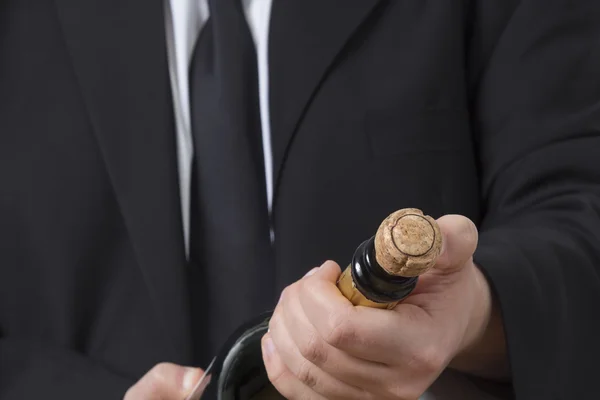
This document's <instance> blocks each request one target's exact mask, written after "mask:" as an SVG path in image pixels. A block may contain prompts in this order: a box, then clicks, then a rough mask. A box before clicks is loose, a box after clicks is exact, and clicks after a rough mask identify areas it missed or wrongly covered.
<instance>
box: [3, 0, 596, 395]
mask: <svg viewBox="0 0 600 400" xmlns="http://www.w3.org/2000/svg"><path fill="white" fill-rule="evenodd" d="M270 30H271V35H270V71H271V72H270V80H271V118H272V135H273V151H274V165H275V172H274V174H275V182H276V185H275V195H274V196H275V197H274V206H273V209H274V211H273V221H274V228H275V234H276V243H275V247H276V258H277V277H276V282H277V284H276V287H272V288H265V290H272V291H273V292H274V293H276V292H278V291H280V290H281V289H282V288H283V287H285V286H286V285H288V284H290V283H292V282H293V281H295V280H296V279H298V278H299V277H300V276H301V275H302V274H303V273H305V272H306V271H307V270H308V269H309V268H311V267H313V266H316V265H318V264H320V263H321V262H322V261H324V260H326V259H334V260H336V261H338V262H340V263H341V264H345V263H347V262H348V261H349V258H350V256H351V254H352V252H353V250H354V249H355V247H356V246H357V245H358V244H359V243H360V242H361V241H362V240H364V239H366V238H367V237H369V236H370V235H372V234H373V233H374V232H375V230H376V228H377V225H378V223H379V222H380V221H381V220H382V219H383V218H384V217H385V216H386V215H387V214H389V213H390V212H392V211H394V210H396V209H399V208H402V207H419V208H421V209H423V210H424V211H425V212H427V213H428V214H431V215H432V216H435V217H438V216H441V215H443V214H448V213H459V214H463V215H466V216H468V217H470V218H472V219H473V220H474V221H476V223H477V224H478V226H479V227H480V232H481V235H480V244H479V248H478V251H477V254H476V257H475V259H476V261H477V263H478V264H479V265H480V266H481V268H482V269H483V271H484V272H485V274H486V275H487V276H488V277H489V279H490V282H491V284H492V286H493V288H494V290H495V292H496V293H497V297H498V299H499V304H500V306H501V309H502V313H503V316H504V321H505V325H506V333H507V338H508V349H509V356H510V363H511V367H512V373H513V383H514V388H515V392H516V394H517V398H518V399H550V398H553V399H573V398H598V397H600V388H599V387H598V386H597V385H596V384H595V383H596V382H595V376H596V372H597V368H596V365H597V360H598V358H599V357H600V344H599V342H598V337H599V336H600V327H599V323H598V317H599V314H598V312H597V305H598V304H600V278H599V275H598V273H599V269H600V249H599V247H600V244H599V238H600V217H599V213H600V185H599V182H600V161H598V157H599V155H600V135H599V132H600V82H599V81H600V2H598V1H597V0H580V1H568V0H520V1H519V0H489V1H484V0H461V1H458V0H456V1H442V0H436V1H433V0H432V1H424V0H318V1H317V0H302V1H283V0H275V1H274V4H273V11H272V18H271V27H270ZM171 97H172V94H171V91H170V85H169V77H168V70H167V56H166V44H165V29H164V18H163V4H162V1H161V0H152V1H147V0H39V1H26V0H4V1H3V2H2V3H1V4H0V194H1V196H0V398H1V399H3V400H4V399H33V398H40V397H43V398H52V399H60V398H68V399H71V398H73V399H74V398H86V399H107V398H115V399H116V398H120V397H122V396H123V394H124V392H125V390H126V388H127V387H128V386H129V385H131V384H133V383H134V382H135V380H137V379H138V378H139V377H140V376H142V375H143V374H144V373H145V372H146V371H147V370H148V369H149V368H151V367H152V366H153V365H154V364H156V363H158V362H162V361H171V362H175V363H180V364H197V363H199V362H200V361H199V360H194V359H193V357H192V348H193V344H194V342H198V341H201V340H202V337H192V335H191V333H190V326H191V322H190V321H191V320H192V319H196V320H197V319H199V318H201V316H198V315H194V316H191V315H190V314H189V305H188V293H189V288H188V286H187V281H186V261H185V254H184V246H183V237H182V223H181V210H180V202H179V188H178V179H177V165H176V151H175V133H174V121H173V106H172V101H171V100H172V98H171ZM242 267H243V265H240V268H242ZM257 273H260V271H257ZM242 284H244V283H243V282H236V281H235V278H232V290H235V287H236V285H242ZM224 296H226V294H224ZM232 315H233V317H236V318H239V317H241V316H239V315H236V314H235V312H232ZM205 323H206V324H209V323H210V321H205ZM578 396H579V397H578Z"/></svg>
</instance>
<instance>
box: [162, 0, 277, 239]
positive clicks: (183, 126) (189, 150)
mask: <svg viewBox="0 0 600 400" xmlns="http://www.w3.org/2000/svg"><path fill="white" fill-rule="evenodd" d="M242 3H243V6H244V12H245V14H246V19H247V21H248V25H249V26H250V30H251V32H252V36H253V39H254V44H255V47H256V53H257V62H258V78H259V82H258V85H259V98H260V117H261V123H262V142H263V153H264V162H265V177H266V184H267V185H266V186H267V201H268V206H269V211H270V210H271V202H272V200H273V174H272V171H273V155H272V152H271V123H270V119H269V101H268V99H269V65H268V36H269V21H270V19H271V4H272V0H242ZM165 11H166V12H165V18H166V21H165V23H166V24H165V25H166V37H167V46H168V56H169V72H170V75H171V87H172V90H173V107H174V111H175V124H176V132H177V159H178V166H179V187H180V197H181V210H182V216H181V217H182V220H183V230H184V232H183V233H184V238H185V246H186V251H188V249H189V230H190V223H189V215H190V187H191V182H190V180H191V176H192V170H191V168H192V157H193V151H194V146H193V142H192V131H191V123H190V100H189V83H188V71H189V65H190V62H191V57H192V53H193V50H194V44H195V42H196V39H197V38H198V34H199V33H200V30H201V29H202V27H203V26H204V24H205V23H206V20H207V19H208V17H209V8H208V0H165Z"/></svg>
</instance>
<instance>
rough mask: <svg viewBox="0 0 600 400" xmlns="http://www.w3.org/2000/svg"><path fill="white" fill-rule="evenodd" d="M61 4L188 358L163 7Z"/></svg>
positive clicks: (109, 151) (168, 324)
mask: <svg viewBox="0 0 600 400" xmlns="http://www.w3.org/2000/svg"><path fill="white" fill-rule="evenodd" d="M56 3H57V6H58V14H59V18H60V20H61V23H62V25H63V29H64V32H65V37H66V42H67V48H68V51H69V53H70V56H71V57H72V60H73V64H74V68H75V74H76V77H77V79H78V81H79V84H80V87H81V90H82V93H83V98H84V101H85V103H86V105H87V108H88V110H89V114H90V119H91V123H92V127H93V130H94V132H95V134H96V135H97V140H98V142H99V145H100V148H101V150H102V153H103V157H104V160H105V162H106V164H107V169H108V172H109V175H110V178H111V181H112V184H113V186H114V189H115V192H116V196H117V199H118V201H119V204H120V206H121V208H122V211H123V215H124V218H125V223H126V225H127V228H128V230H129V233H130V236H131V239H132V243H133V247H134V251H135V254H136V257H137V259H138V263H139V264H140V266H141V267H142V272H143V276H144V278H145V280H146V282H147V284H148V287H149V289H150V293H151V295H152V298H153V301H154V303H155V304H154V305H155V306H156V308H157V310H158V311H159V313H160V314H159V315H160V316H161V317H162V323H163V324H164V329H165V330H166V335H167V336H170V338H171V340H172V343H173V346H174V350H175V351H176V354H179V355H181V357H187V356H189V355H190V354H191V351H190V346H191V342H190V333H189V332H190V331H189V315H188V301H187V290H186V284H185V253H184V245H183V237H182V224H181V212H180V211H181V210H180V202H179V187H178V176H177V165H176V143H175V133H174V125H173V124H174V122H173V115H172V105H171V104H172V103H171V92H170V87H169V75H168V63H167V51H166V43H165V28H164V17H163V2H162V1H146V0H88V1H82V0H56ZM184 359H185V358H184Z"/></svg>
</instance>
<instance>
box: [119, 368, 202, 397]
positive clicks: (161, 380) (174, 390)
mask: <svg viewBox="0 0 600 400" xmlns="http://www.w3.org/2000/svg"><path fill="white" fill-rule="evenodd" d="M203 374H204V371H202V370H201V369H200V368H189V367H182V366H179V365H175V364H170V363H161V364H157V365H156V366H155V367H154V368H152V369H151V370H150V371H148V372H147V373H146V375H144V376H143V377H142V378H141V379H140V380H139V381H138V382H137V383H136V384H135V385H133V386H132V387H131V388H129V390H128V391H127V393H125V398H124V399H123V400H171V399H172V400H183V399H185V398H187V396H188V395H189V394H190V393H191V391H192V390H193V389H194V387H195V386H196V383H197V382H198V380H199V379H200V378H201V377H202V375H203ZM201 394H202V393H198V395H197V396H196V397H195V398H194V399H193V400H198V399H199V398H200V395H201Z"/></svg>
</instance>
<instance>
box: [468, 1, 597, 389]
mask: <svg viewBox="0 0 600 400" xmlns="http://www.w3.org/2000/svg"><path fill="white" fill-rule="evenodd" d="M483 3H488V2H483ZM480 42H481V43H483V42H485V40H480ZM480 53H485V51H483V52H480ZM489 53H490V57H489V59H488V60H487V61H486V63H485V65H482V68H481V69H480V71H479V77H478V79H477V86H476V87H475V88H474V90H473V94H474V96H473V104H474V107H473V108H474V113H473V127H474V131H475V135H476V142H477V148H478V157H479V163H480V167H481V190H482V196H483V199H484V204H485V211H484V217H483V220H482V223H481V226H480V241H479V246H478V250H477V252H476V254H475V262H476V263H477V265H479V267H480V268H481V269H482V271H483V272H484V274H485V275H486V276H487V278H488V280H489V282H490V284H491V286H492V288H493V290H494V291H495V293H496V296H497V299H498V301H499V304H500V308H501V313H502V316H503V321H504V325H505V333H506V338H507V347H508V353H509V361H510V366H511V371H512V378H513V387H514V390H515V393H516V396H517V399H550V398H552V399H577V398H600V385H598V382H597V378H596V375H597V371H598V367H597V365H598V359H599V358H600V341H599V340H598V338H600V311H599V310H600V2H599V1H597V0H581V1H568V0H523V1H521V2H520V3H519V4H518V5H517V6H516V7H515V9H514V12H513V13H512V15H511V16H510V18H508V19H507V23H506V24H505V26H504V28H503V29H502V31H501V33H500V34H499V36H498V40H497V41H495V45H494V48H493V51H490V52H489Z"/></svg>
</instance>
